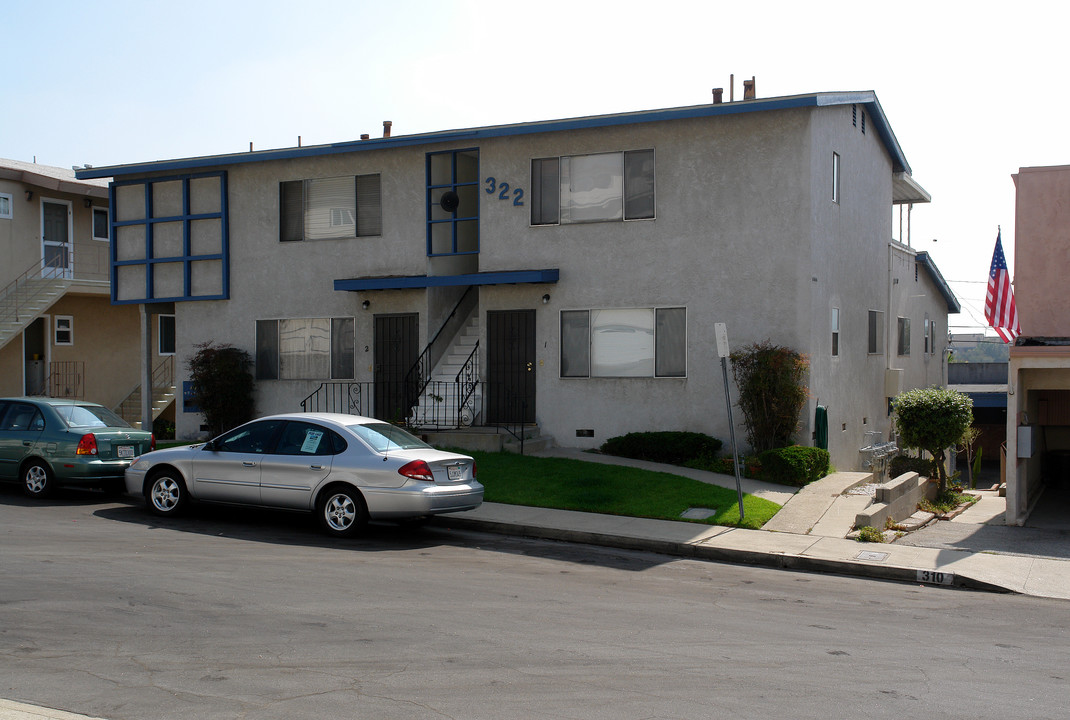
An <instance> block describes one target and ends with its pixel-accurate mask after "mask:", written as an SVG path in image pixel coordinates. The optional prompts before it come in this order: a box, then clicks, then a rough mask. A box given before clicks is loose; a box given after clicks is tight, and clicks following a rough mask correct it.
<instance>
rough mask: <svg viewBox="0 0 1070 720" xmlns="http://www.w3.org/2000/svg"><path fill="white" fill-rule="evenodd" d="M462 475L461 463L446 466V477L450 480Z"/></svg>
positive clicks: (462, 467) (458, 478)
mask: <svg viewBox="0 0 1070 720" xmlns="http://www.w3.org/2000/svg"><path fill="white" fill-rule="evenodd" d="M463 475H464V466H462V465H450V466H449V467H448V468H446V477H448V478H449V479H450V480H460V479H461V477H462V476H463Z"/></svg>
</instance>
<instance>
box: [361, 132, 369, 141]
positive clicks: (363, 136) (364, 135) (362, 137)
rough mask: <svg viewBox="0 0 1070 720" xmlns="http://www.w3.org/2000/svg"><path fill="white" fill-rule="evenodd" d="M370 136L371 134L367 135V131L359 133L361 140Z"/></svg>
mask: <svg viewBox="0 0 1070 720" xmlns="http://www.w3.org/2000/svg"><path fill="white" fill-rule="evenodd" d="M370 137H371V135H369V134H368V133H361V134H360V139H361V140H367V139H368V138H370Z"/></svg>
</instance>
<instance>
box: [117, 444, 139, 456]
mask: <svg viewBox="0 0 1070 720" xmlns="http://www.w3.org/2000/svg"><path fill="white" fill-rule="evenodd" d="M115 454H116V455H117V456H118V457H121V458H132V457H134V446H133V445H117V446H116V447H115Z"/></svg>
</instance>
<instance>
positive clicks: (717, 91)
mask: <svg viewBox="0 0 1070 720" xmlns="http://www.w3.org/2000/svg"><path fill="white" fill-rule="evenodd" d="M723 97H724V88H714V89H713V104H714V105H720V104H721V102H722V100H721V99H722V98H723Z"/></svg>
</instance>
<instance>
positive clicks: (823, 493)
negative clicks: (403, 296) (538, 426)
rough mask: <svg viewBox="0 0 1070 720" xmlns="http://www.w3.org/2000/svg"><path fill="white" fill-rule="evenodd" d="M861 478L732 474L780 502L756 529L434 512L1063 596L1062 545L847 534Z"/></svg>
mask: <svg viewBox="0 0 1070 720" xmlns="http://www.w3.org/2000/svg"><path fill="white" fill-rule="evenodd" d="M537 454H538V455H540V456H547V457H568V458H572V459H576V460H584V461H586V462H598V463H603V464H611V465H624V466H630V467H640V468H644V469H647V470H655V471H660V472H667V473H671V474H674V475H682V476H685V477H690V478H693V479H696V480H700V481H702V482H707V483H711V484H714V485H720V486H723V487H728V488H732V489H734V488H735V478H734V477H732V476H729V475H720V474H718V473H709V472H704V471H701V470H692V469H689V468H684V467H678V466H670V465H662V464H659V463H651V462H644V461H640V460H631V459H628V458H618V457H612V456H608V455H599V454H595V453H586V452H583V451H580V450H576V449H571V448H550V449H547V450H544V451H540V452H539V453H537ZM870 480H871V476H870V475H869V474H868V473H858V472H844V473H833V474H832V475H829V476H827V477H824V478H822V479H821V480H818V481H817V482H814V483H810V484H809V485H807V486H806V487H804V488H801V489H800V490H798V491H795V490H794V489H792V488H786V487H784V486H782V485H776V484H772V483H764V482H760V481H757V480H747V479H744V480H743V481H742V483H741V484H742V487H743V491H744V492H745V493H748V494H751V495H756V496H758V497H764V498H766V499H769V500H772V501H773V502H776V503H778V504H780V505H782V509H781V511H780V512H778V513H777V514H776V515H775V516H774V517H773V518H772V519H771V520H770V521H769V522H768V523H766V525H765V527H764V528H763V529H761V530H746V529H741V528H728V527H722V526H715V525H703V524H700V523H692V522H686V521H682V520H681V521H671V520H652V519H646V518H633V517H622V516H616V515H601V514H596V513H582V512H573V511H569V510H552V509H547V508H534V507H527V506H519V505H501V504H496V503H484V504H483V505H482V506H481V507H479V508H478V509H476V510H472V511H469V512H466V513H458V514H455V515H445V516H441V517H440V518H438V520H437V522H438V523H439V524H441V525H445V526H452V527H466V528H471V529H477V530H484V531H487V532H495V533H501V534H509V535H520V536H526V537H537V538H545V539H552V540H564V541H569V542H581V543H587V544H592V545H602V546H607V547H619V548H625V549H632V550H644V551H649V552H657V553H663V554H667V555H675V556H678V557H693V558H702V559H707V560H716V561H721V562H733V563H746V564H751V565H764V566H767V567H780V568H790V569H795V570H809V571H815V572H834V573H839V574H843V575H857V576H862V577H871V578H880V579H886V580H899V581H906V582H917V583H925V584H935V585H951V586H957V587H966V588H973V589H978V590H989V591H996V592H1014V593H1021V594H1025V595H1034V596H1037V597H1048V598H1059V599H1070V548H1068V549H1067V551H1066V552H1065V557H1059V556H1058V555H1056V554H1054V553H1045V554H1043V555H1039V554H1027V553H1022V552H1020V550H1019V549H1020V547H1022V546H1023V543H1021V542H1019V544H1018V545H1017V546H1015V550H1011V551H1008V552H1001V551H999V550H994V549H993V547H992V546H991V545H987V546H984V547H975V548H970V549H960V548H956V547H954V546H953V545H949V544H948V543H946V542H930V543H927V544H930V545H933V546H932V547H926V546H925V544H926V543H925V540H924V537H923V538H922V539H921V541H920V542H918V543H911V542H909V541H901V542H896V543H885V544H868V543H859V542H857V541H855V540H848V539H846V537H845V536H846V535H847V533H849V532H850V531H851V530H852V529H853V527H854V520H855V515H856V514H857V513H858V512H859V511H860V510H861V509H862V508H863V507H864V506H865V505H866V504H868V502H869V500H870V498H869V497H868V496H858V495H850V494H845V493H847V491H848V490H850V489H851V488H854V487H856V486H858V485H861V484H864V483H866V482H868V481H870ZM1000 502H1002V499H1001V498H993V497H986V498H984V499H983V500H982V502H980V503H978V504H977V505H975V506H973V507H971V508H970V509H969V510H968V511H967V512H966V513H963V514H962V515H960V516H959V517H958V518H956V520H955V523H956V525H957V528H958V533H959V535H961V534H963V533H966V534H971V533H973V534H976V533H975V532H974V528H976V527H980V526H982V525H984V524H985V523H1000V522H1001V519H1000V518H1001V513H1002V509H1001V507H1002V508H1005V505H1003V506H1000ZM939 524H941V525H946V524H947V523H944V522H941V523H939ZM971 525H972V527H971ZM1006 530H1007V531H1008V532H1011V533H1014V532H1018V533H1019V535H1025V534H1028V533H1030V530H1029V529H1027V528H1007V529H1006ZM922 532H923V531H922ZM907 537H908V538H910V537H912V536H907ZM1016 550H1019V551H1016Z"/></svg>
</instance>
